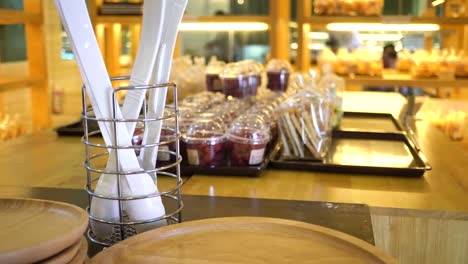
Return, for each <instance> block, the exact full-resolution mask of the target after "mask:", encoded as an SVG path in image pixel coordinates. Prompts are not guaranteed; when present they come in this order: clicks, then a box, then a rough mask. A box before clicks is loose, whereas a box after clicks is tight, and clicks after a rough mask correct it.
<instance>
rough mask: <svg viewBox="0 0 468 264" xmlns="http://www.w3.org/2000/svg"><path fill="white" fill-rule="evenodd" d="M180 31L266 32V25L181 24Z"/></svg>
mask: <svg viewBox="0 0 468 264" xmlns="http://www.w3.org/2000/svg"><path fill="white" fill-rule="evenodd" d="M179 30H180V31H266V30H268V24H266V23H261V22H182V23H181V24H180V26H179Z"/></svg>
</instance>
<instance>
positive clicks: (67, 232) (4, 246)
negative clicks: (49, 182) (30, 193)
mask: <svg viewBox="0 0 468 264" xmlns="http://www.w3.org/2000/svg"><path fill="white" fill-rule="evenodd" d="M87 227H88V215H87V213H86V211H85V210H83V209H81V208H79V207H77V206H74V205H71V204H66V203H60V202H55V201H46V200H35V199H0V263H33V262H40V263H83V262H84V261H85V259H86V258H87V252H88V243H87V240H86V238H85V237H84V235H83V234H84V233H85V231H86V228H87Z"/></svg>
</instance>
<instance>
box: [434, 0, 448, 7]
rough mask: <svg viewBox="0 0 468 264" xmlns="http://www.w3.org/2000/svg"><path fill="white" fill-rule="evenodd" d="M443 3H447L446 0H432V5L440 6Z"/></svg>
mask: <svg viewBox="0 0 468 264" xmlns="http://www.w3.org/2000/svg"><path fill="white" fill-rule="evenodd" d="M443 3H445V0H434V1H432V6H438V5H440V4H443Z"/></svg>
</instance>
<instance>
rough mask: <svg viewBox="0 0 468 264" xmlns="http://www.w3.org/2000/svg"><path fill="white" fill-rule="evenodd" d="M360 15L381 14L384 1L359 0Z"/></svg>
mask: <svg viewBox="0 0 468 264" xmlns="http://www.w3.org/2000/svg"><path fill="white" fill-rule="evenodd" d="M360 2H361V3H360V5H359V6H360V11H359V13H360V14H361V15H365V16H379V15H381V14H382V10H383V6H384V1H383V0H361V1H360Z"/></svg>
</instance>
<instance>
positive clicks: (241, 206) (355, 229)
mask: <svg viewBox="0 0 468 264" xmlns="http://www.w3.org/2000/svg"><path fill="white" fill-rule="evenodd" d="M0 197H11V198H12V197H14V198H19V197H21V198H36V199H48V200H55V201H61V202H66V203H71V204H75V205H77V206H79V207H82V208H86V206H87V205H88V196H87V194H86V192H85V191H84V190H80V189H63V188H39V187H32V188H30V187H6V186H2V187H0ZM182 199H183V202H184V209H183V211H182V219H183V221H184V222H185V221H191V220H198V219H204V218H214V217H232V216H257V217H273V218H284V219H291V220H297V221H302V222H307V223H311V224H316V225H320V226H324V227H328V228H331V229H335V230H338V231H341V232H343V233H347V234H350V235H352V236H355V237H357V238H360V239H362V240H364V241H366V242H368V243H370V244H374V235H373V231H372V223H371V218H370V213H369V207H368V206H367V205H364V204H349V203H328V202H313V201H296V200H276V199H258V198H239V197H217V196H204V195H183V198H182Z"/></svg>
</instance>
